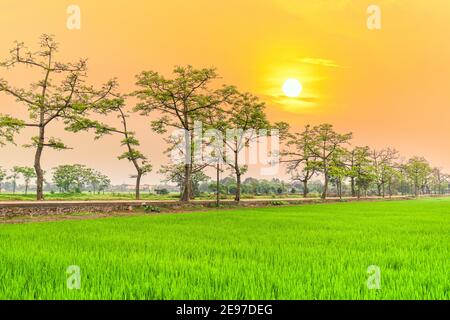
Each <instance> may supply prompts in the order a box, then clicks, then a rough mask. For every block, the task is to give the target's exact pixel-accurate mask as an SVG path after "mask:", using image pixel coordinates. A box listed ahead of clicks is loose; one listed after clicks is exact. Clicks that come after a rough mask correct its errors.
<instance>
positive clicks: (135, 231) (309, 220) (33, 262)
mask: <svg viewBox="0 0 450 320" xmlns="http://www.w3.org/2000/svg"><path fill="white" fill-rule="evenodd" d="M449 257H450V199H429V200H411V201H386V202H351V203H337V204H316V205H305V206H297V207H295V206H291V207H270V208H256V209H240V210H228V211H209V212H203V213H186V214H167V215H153V216H152V215H143V216H132V217H115V218H103V219H97V220H82V221H59V222H45V223H29V224H16V225H0V298H1V299H450V278H449V272H450V259H449ZM70 265H77V266H79V267H80V270H81V288H80V289H79V290H69V289H68V288H67V286H66V280H67V277H68V276H67V275H66V269H67V267H68V266H70ZM371 265H376V266H378V267H379V268H380V271H381V288H380V290H369V289H368V287H367V279H368V277H369V275H368V273H367V268H368V267H369V266H371Z"/></svg>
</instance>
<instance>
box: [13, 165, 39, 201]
mask: <svg viewBox="0 0 450 320" xmlns="http://www.w3.org/2000/svg"><path fill="white" fill-rule="evenodd" d="M17 171H18V172H19V173H20V174H21V175H22V178H23V180H24V182H25V195H27V194H28V187H29V186H30V182H31V179H33V178H36V172H35V170H34V168H30V167H18V168H17Z"/></svg>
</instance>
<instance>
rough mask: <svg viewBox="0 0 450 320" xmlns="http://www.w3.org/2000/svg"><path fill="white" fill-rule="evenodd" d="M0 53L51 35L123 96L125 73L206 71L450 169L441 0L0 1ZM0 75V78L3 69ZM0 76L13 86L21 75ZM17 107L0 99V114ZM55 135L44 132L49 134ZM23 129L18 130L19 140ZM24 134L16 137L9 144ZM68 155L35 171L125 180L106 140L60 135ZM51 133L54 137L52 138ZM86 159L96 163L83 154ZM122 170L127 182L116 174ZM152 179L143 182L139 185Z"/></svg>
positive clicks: (21, 158) (447, 49)
mask: <svg viewBox="0 0 450 320" xmlns="http://www.w3.org/2000/svg"><path fill="white" fill-rule="evenodd" d="M0 4H1V7H2V10H1V12H0V34H1V42H0V57H1V58H4V57H6V55H7V53H8V50H9V49H10V48H11V45H12V43H13V41H14V40H20V41H25V42H26V43H27V44H29V45H30V46H34V45H35V43H36V40H37V39H38V37H39V35H40V34H42V33H51V34H55V35H56V37H57V40H58V41H59V42H60V44H61V53H60V58H61V60H65V61H70V60H73V59H77V58H79V57H88V58H89V69H90V79H91V81H92V82H93V83H100V82H102V81H104V80H106V79H108V78H110V77H118V78H119V81H120V83H121V87H122V89H123V91H128V90H132V89H133V88H134V87H133V84H134V75H135V74H136V73H138V72H139V71H141V70H145V69H153V70H157V71H161V72H163V73H167V72H169V71H170V70H171V68H172V67H173V65H175V64H180V65H183V64H192V65H194V66H198V67H207V66H215V67H217V69H218V71H219V73H220V74H221V75H222V77H223V81H224V82H226V83H229V84H234V85H237V86H238V87H239V88H240V89H241V90H243V91H251V92H253V93H255V94H257V95H259V96H260V97H261V98H263V99H264V100H265V101H266V102H267V104H268V113H269V116H270V118H271V119H272V120H274V121H279V120H284V121H288V122H290V123H291V124H292V125H293V127H294V128H297V129H299V128H301V127H302V126H303V125H304V124H306V123H311V124H317V123H321V122H330V123H332V124H334V125H335V126H336V127H337V129H339V130H341V131H352V132H354V135H355V143H357V144H368V145H370V146H373V147H377V148H380V147H384V146H393V147H396V148H398V149H399V150H400V151H401V153H402V154H404V155H405V156H411V155H414V154H418V155H423V156H425V157H427V158H428V159H429V160H430V161H431V162H433V164H435V165H437V166H441V167H444V168H447V169H450V142H449V141H450V130H449V128H448V123H449V121H450V108H449V102H450V90H449V89H448V88H449V83H450V42H449V41H448V39H450V2H449V1H448V0H433V1H426V0H410V1H394V0H377V1H362V0H361V1H351V0H334V1H326V0H310V1H306V0H265V1H264V0H239V1H237V0H227V1H214V0H191V1H185V0H165V1H155V0H145V1H144V0H142V1H141V0H135V1H130V0H129V1H125V0H109V1H106V0H96V1H87V0H73V1H55V0H53V1H51V0H39V1H38V0H36V1H18V0H0ZM70 4H76V5H79V7H80V8H81V30H72V31H71V30H68V29H67V28H66V19H67V17H68V15H67V14H66V8H67V6H68V5H70ZM370 4H378V5H379V6H380V7H381V10H382V29H381V30H379V31H375V30H368V29H367V27H366V20H367V17H368V15H367V13H366V10H367V7H368V6H369V5H370ZM2 72H3V71H2ZM24 74H25V75H26V74H28V73H23V74H22V73H21V74H20V75H16V76H14V75H11V76H10V75H8V76H6V75H4V74H3V73H2V74H0V77H3V76H5V78H8V79H11V80H14V81H12V82H13V83H14V84H16V85H17V86H19V85H20V84H24V83H27V80H28V79H27V77H24ZM287 78H297V79H299V80H300V82H301V83H302V85H303V92H302V95H301V96H300V98H298V99H288V98H285V97H283V95H282V91H281V86H282V84H283V81H284V80H285V79H287ZM20 108H21V107H20V106H19V105H17V104H15V103H14V101H13V100H11V99H7V98H5V97H4V96H0V113H14V114H17V112H18V110H19V109H20ZM133 123H134V125H135V126H136V131H137V134H138V136H139V137H140V139H141V140H142V142H143V147H144V151H145V152H146V153H147V154H148V155H149V156H150V158H151V160H152V162H153V163H154V165H155V167H157V168H158V167H159V165H160V164H161V163H163V162H164V161H165V156H164V155H162V154H161V152H162V150H163V149H164V145H163V144H162V139H161V137H160V136H157V135H155V134H154V133H152V132H151V131H150V130H149V128H148V126H147V123H148V121H147V120H146V119H142V118H137V119H135V120H133ZM58 130H59V129H55V131H54V133H53V134H54V135H58V133H59V132H58ZM28 133H29V134H28ZM31 134H32V132H29V131H25V132H24V135H23V136H21V137H20V138H19V142H20V143H22V142H25V141H27V137H28V136H29V135H31ZM63 135H64V136H65V137H67V141H68V143H69V144H70V145H71V146H72V147H73V148H74V149H73V150H71V151H67V152H63V153H56V152H54V151H50V150H47V153H46V155H45V158H44V159H43V161H44V166H45V167H46V169H47V170H50V169H51V168H52V167H53V166H55V165H58V164H61V163H73V162H79V163H84V164H87V165H91V166H96V167H99V166H100V164H102V165H103V167H104V171H105V172H106V173H108V174H109V175H111V176H112V177H113V178H114V182H116V183H119V182H122V181H129V180H127V179H126V176H128V174H131V173H132V172H133V170H132V168H131V167H130V165H129V164H128V163H126V161H125V162H124V161H122V162H120V161H118V160H116V158H115V156H116V155H118V154H120V150H119V148H118V147H117V138H115V137H108V138H106V139H105V140H102V141H100V142H92V139H91V135H89V134H81V135H71V134H63ZM59 136H61V134H59ZM0 152H1V156H0V166H6V167H8V166H12V165H14V164H22V165H31V163H32V157H31V156H30V155H31V151H26V150H25V151H24V150H23V149H22V148H19V147H11V146H9V147H6V148H3V149H0ZM94 152H95V157H94V156H93V154H94ZM124 173H126V174H124ZM155 178H159V177H158V176H157V175H156V174H152V175H151V176H150V177H149V178H147V181H146V182H151V181H153V180H154V179H155Z"/></svg>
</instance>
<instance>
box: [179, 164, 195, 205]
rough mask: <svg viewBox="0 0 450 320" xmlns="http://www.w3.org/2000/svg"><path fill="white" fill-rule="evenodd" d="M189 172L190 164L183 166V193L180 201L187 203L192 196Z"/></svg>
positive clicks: (190, 170) (190, 169)
mask: <svg viewBox="0 0 450 320" xmlns="http://www.w3.org/2000/svg"><path fill="white" fill-rule="evenodd" d="M191 172H192V167H191V165H190V164H185V165H184V182H183V192H182V194H181V199H180V200H181V201H183V202H189V200H190V199H191V194H192V190H191V189H192V184H191Z"/></svg>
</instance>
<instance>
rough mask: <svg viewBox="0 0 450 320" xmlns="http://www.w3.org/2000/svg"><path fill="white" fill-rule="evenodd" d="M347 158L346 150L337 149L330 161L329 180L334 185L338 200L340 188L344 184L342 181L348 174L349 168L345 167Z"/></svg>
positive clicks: (340, 196) (341, 191) (340, 192)
mask: <svg viewBox="0 0 450 320" xmlns="http://www.w3.org/2000/svg"><path fill="white" fill-rule="evenodd" d="M348 156H349V153H348V151H347V150H346V149H344V148H338V149H337V151H336V152H334V153H333V155H332V157H331V159H330V171H329V175H330V180H331V181H332V182H333V183H334V184H335V186H336V191H337V195H338V197H339V198H340V199H342V193H343V190H342V186H343V184H344V180H345V179H346V177H347V176H348V173H349V168H348V166H347V159H348Z"/></svg>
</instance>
